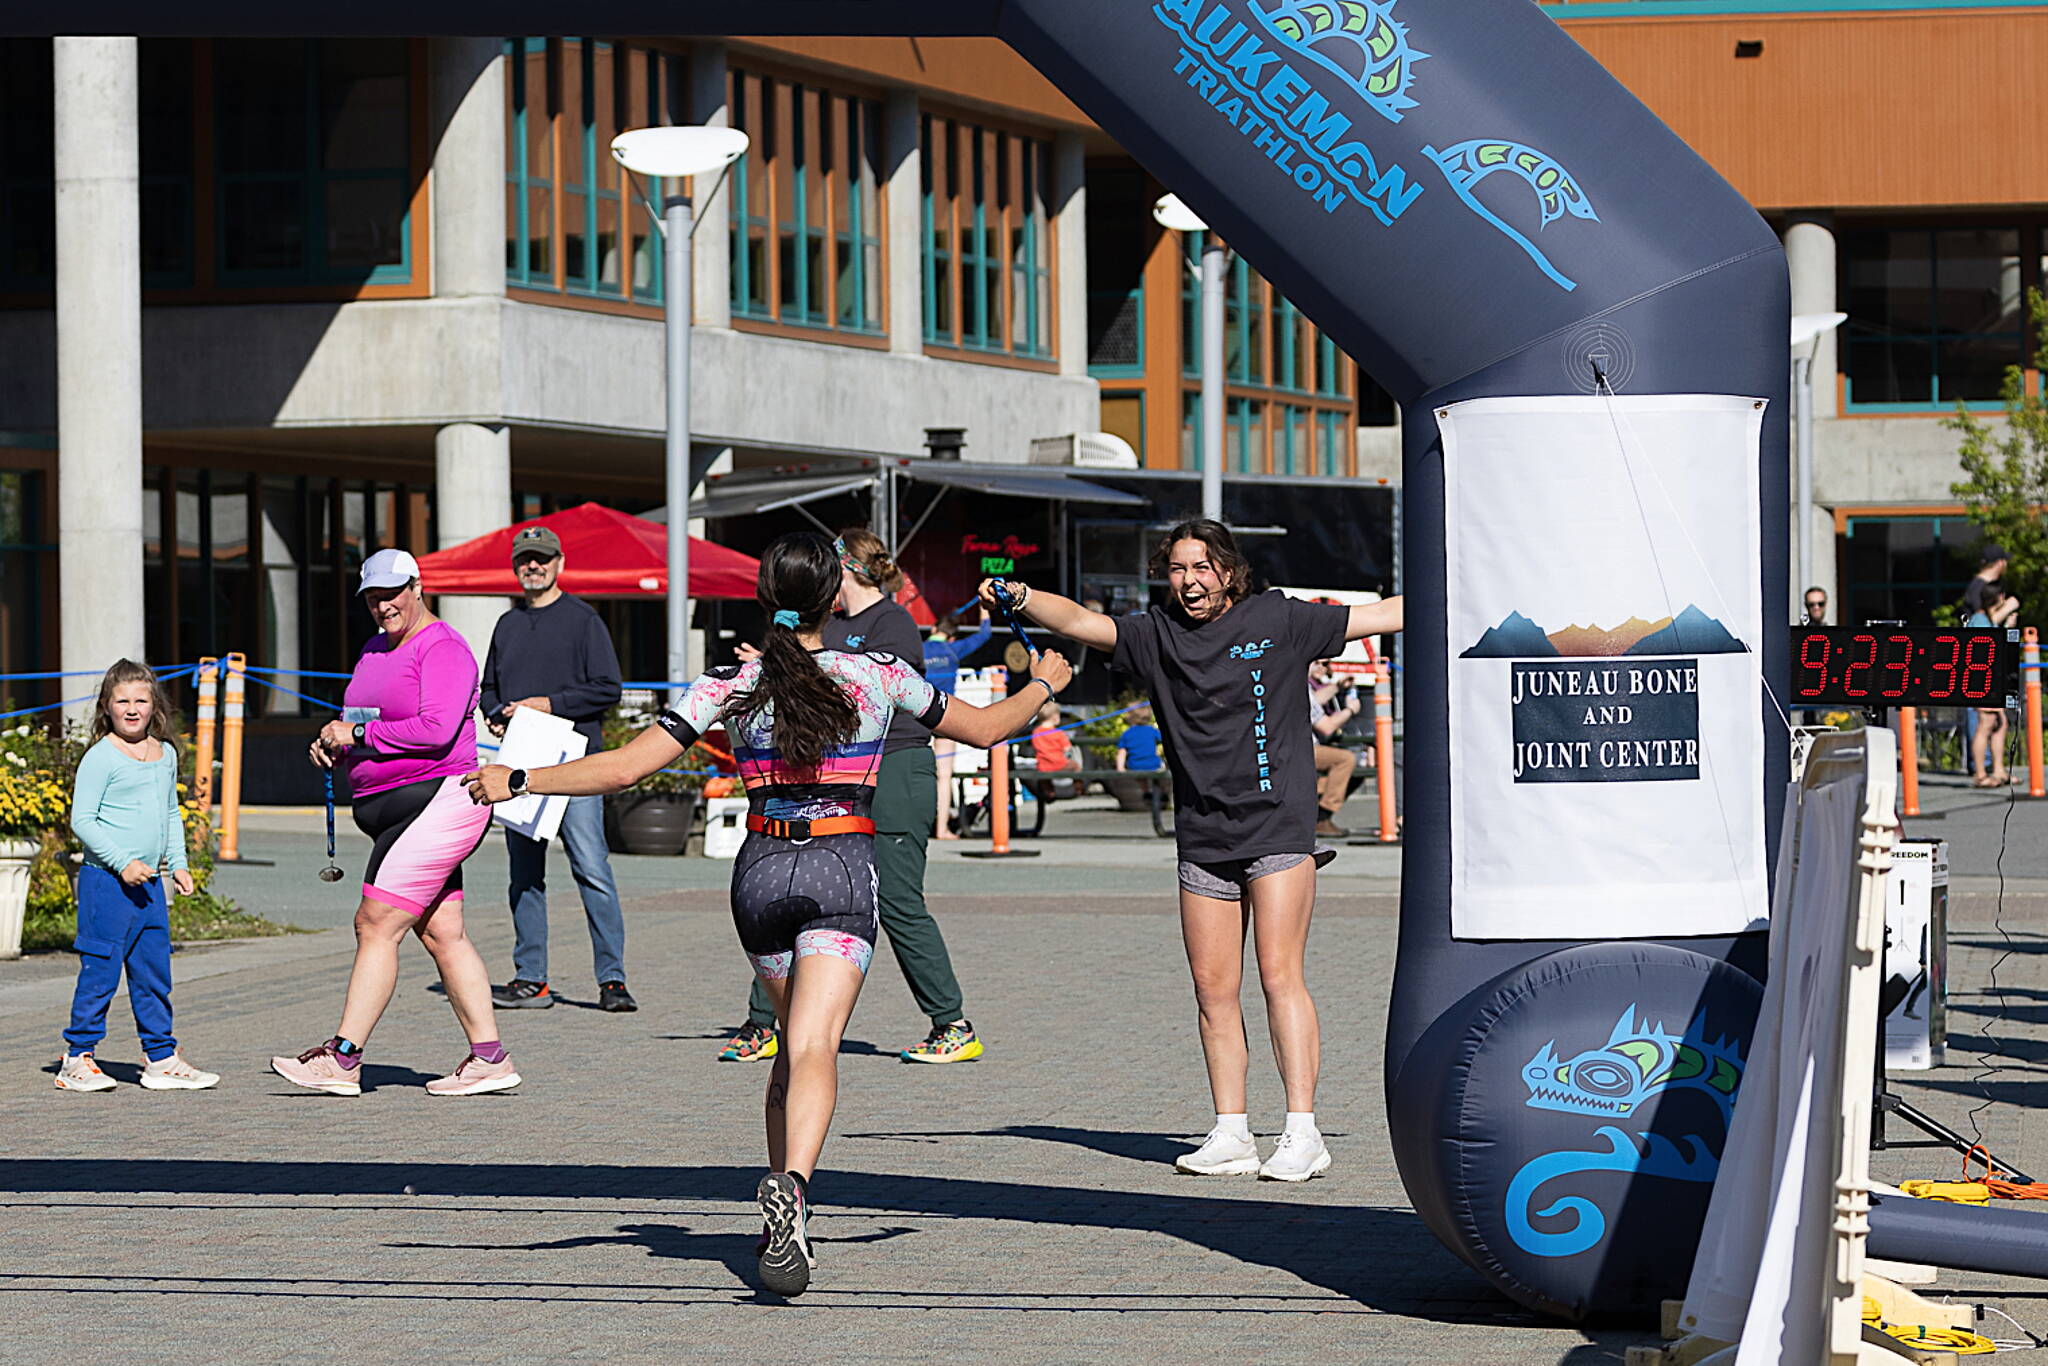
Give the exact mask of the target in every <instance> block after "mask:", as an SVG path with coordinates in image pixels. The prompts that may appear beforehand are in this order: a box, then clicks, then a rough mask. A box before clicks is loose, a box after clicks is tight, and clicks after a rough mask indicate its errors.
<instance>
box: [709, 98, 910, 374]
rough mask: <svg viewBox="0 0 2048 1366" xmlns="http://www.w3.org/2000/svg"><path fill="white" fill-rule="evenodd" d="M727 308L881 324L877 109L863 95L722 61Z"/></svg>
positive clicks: (834, 323)
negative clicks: (730, 141) (734, 154)
mask: <svg viewBox="0 0 2048 1366" xmlns="http://www.w3.org/2000/svg"><path fill="white" fill-rule="evenodd" d="M728 98H729V100H730V108H731V109H732V121H733V126H734V127H736V128H741V129H744V130H745V131H746V133H747V134H748V136H749V138H750V139H751V143H750V145H749V146H748V148H747V155H746V156H745V157H744V158H743V159H742V160H741V161H739V162H738V163H736V164H735V165H734V166H733V169H732V194H731V199H730V202H731V205H732V209H731V214H732V311H733V316H734V317H736V318H751V319H753V320H755V321H757V322H771V323H782V324H786V325H790V326H795V327H817V328H829V329H833V330H836V331H841V332H851V333H863V334H867V335H871V336H879V335H880V334H881V331H882V198H881V195H880V193H879V192H878V190H877V185H878V183H879V180H880V173H879V167H880V165H881V114H880V110H879V108H878V107H877V105H876V104H875V102H874V101H873V100H869V99H863V98H861V97H859V96H856V95H844V94H837V93H835V92H833V91H830V90H821V89H819V88H818V87H816V86H813V85H805V84H801V83H799V82H794V81H785V80H780V79H777V78H776V77H773V76H763V75H758V74H756V73H754V72H750V71H739V70H734V71H732V72H731V73H730V85H729V89H728Z"/></svg>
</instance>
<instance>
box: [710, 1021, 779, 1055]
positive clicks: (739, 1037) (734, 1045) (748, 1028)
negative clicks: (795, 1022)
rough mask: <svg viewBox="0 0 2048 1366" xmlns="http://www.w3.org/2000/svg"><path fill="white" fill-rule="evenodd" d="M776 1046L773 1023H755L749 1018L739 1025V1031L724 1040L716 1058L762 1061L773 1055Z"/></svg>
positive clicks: (777, 1045)
mask: <svg viewBox="0 0 2048 1366" xmlns="http://www.w3.org/2000/svg"><path fill="white" fill-rule="evenodd" d="M778 1047H780V1045H779V1044H778V1043H777V1042H776V1038H775V1026H774V1025H764V1024H755V1023H754V1022H753V1021H751V1020H749V1021H748V1022H747V1023H746V1024H743V1025H741V1026H740V1032H739V1033H737V1034H735V1035H733V1036H732V1037H731V1038H730V1039H727V1040H726V1041H725V1051H724V1052H722V1053H720V1054H719V1055H718V1060H719V1061H720V1062H763V1061H766V1060H767V1059H769V1058H772V1057H774V1056H775V1051H776V1049H777V1048H778Z"/></svg>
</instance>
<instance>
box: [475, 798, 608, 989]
mask: <svg viewBox="0 0 2048 1366" xmlns="http://www.w3.org/2000/svg"><path fill="white" fill-rule="evenodd" d="M560 839H561V841H562V847H563V848H564V849H565V850H567V851H568V854H569V872H570V873H571V875H573V876H574V877H575V879H576V890H577V891H578V892H580V893H582V896H583V914H584V917H585V918H586V919H588V920H589V921H590V957H591V960H592V962H593V963H594V964H595V966H596V968H597V980H598V981H599V982H600V983H602V982H623V981H625V980H626V917H625V915H624V914H623V913H622V912H621V911H620V910H619V884H618V883H617V881H615V880H614V879H613V877H612V861H611V855H610V854H609V853H607V852H606V850H605V844H604V798H602V797H571V798H570V799H569V809H568V810H567V811H564V812H563V813H562V831H561V835H560ZM505 852H506V854H507V855H509V856H510V859H511V864H512V888H511V891H510V892H509V893H508V896H509V899H510V900H511V902H512V933H513V939H514V942H513V946H512V975H513V976H514V977H517V978H520V979H522V980H523V981H528V982H545V981H547V980H548V847H547V845H546V844H544V843H542V842H541V841H540V840H530V839H528V838H527V837H526V836H524V835H521V834H518V833H516V832H514V831H511V830H507V831H506V832H505Z"/></svg>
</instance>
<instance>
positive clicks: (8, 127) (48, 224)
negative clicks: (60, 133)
mask: <svg viewBox="0 0 2048 1366" xmlns="http://www.w3.org/2000/svg"><path fill="white" fill-rule="evenodd" d="M54 112H55V111H54V110H53V108H52V106H51V91H50V40H49V39H47V38H0V293H30V292H34V293H41V292H44V291H47V290H49V289H50V288H51V287H52V286H53V285H54V284H55V283H56V279H57V213H56V199H55V197H54V191H53V188H52V183H51V174H52V169H51V168H52V150H51V149H52V145H53V141H54V139H55V137H56V126H55V119H54Z"/></svg>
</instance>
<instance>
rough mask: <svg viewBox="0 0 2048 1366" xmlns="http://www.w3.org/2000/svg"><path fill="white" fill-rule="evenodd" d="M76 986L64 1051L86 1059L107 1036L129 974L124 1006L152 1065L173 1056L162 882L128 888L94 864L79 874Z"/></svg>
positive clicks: (168, 925) (167, 923)
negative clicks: (111, 1012)
mask: <svg viewBox="0 0 2048 1366" xmlns="http://www.w3.org/2000/svg"><path fill="white" fill-rule="evenodd" d="M72 947H74V948H76V949H77V950H78V986H77V987H76V988H75V989H74V990H73V991H72V993H71V1025H70V1027H69V1028H67V1029H66V1030H65V1031H64V1051H65V1052H67V1053H85V1052H89V1051H90V1050H92V1049H93V1048H95V1047H97V1046H98V1045H99V1042H100V1040H101V1039H104V1038H105V1037H106V1036H107V1007H108V1006H109V1005H110V1004H112V1003H113V1000H114V992H115V991H116V990H118V989H119V988H120V985H121V970H122V969H123V968H124V967H125V968H126V969H127V970H128V1005H129V1008H130V1009H132V1010H133V1011H134V1012H135V1028H136V1032H137V1033H139V1034H140V1035H141V1036H142V1051H143V1053H144V1054H145V1055H146V1056H147V1057H148V1058H149V1060H150V1061H151V1062H158V1061H161V1060H162V1059H164V1058H168V1057H169V1056H171V1054H173V1053H175V1052H176V1051H177V1050H178V1041H177V1040H176V1039H174V1038H172V1037H171V919H170V911H169V910H168V908H167V907H166V906H165V904H164V882H163V879H162V878H152V879H151V880H150V881H148V882H145V883H143V884H142V885H141V886H140V887H130V886H129V885H128V884H126V883H125V882H123V881H121V879H120V878H118V877H116V876H114V875H113V874H112V873H110V872H108V871H107V870H106V869H104V868H102V867H100V866H99V865H98V864H94V863H88V864H86V865H85V866H84V867H83V868H80V869H79V870H78V937H77V938H76V939H74V940H73V941H72Z"/></svg>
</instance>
